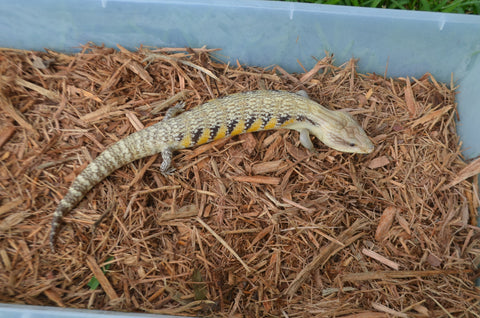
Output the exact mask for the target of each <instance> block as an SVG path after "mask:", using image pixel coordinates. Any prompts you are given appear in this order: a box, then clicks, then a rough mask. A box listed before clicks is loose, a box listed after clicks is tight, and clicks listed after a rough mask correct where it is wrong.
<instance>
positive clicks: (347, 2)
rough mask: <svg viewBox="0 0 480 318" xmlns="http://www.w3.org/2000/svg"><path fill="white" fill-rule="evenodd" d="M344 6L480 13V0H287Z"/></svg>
mask: <svg viewBox="0 0 480 318" xmlns="http://www.w3.org/2000/svg"><path fill="white" fill-rule="evenodd" d="M286 1H293V2H310V3H323V4H338V5H344V6H355V7H369V8H388V9H402V10H418V11H432V12H447V13H467V14H480V0H413V1H411V0H297V1H296V0H286Z"/></svg>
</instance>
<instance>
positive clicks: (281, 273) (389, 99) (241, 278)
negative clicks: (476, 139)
mask: <svg viewBox="0 0 480 318" xmlns="http://www.w3.org/2000/svg"><path fill="white" fill-rule="evenodd" d="M218 54H219V53H218V52H216V50H208V49H205V48H200V49H187V50H185V49H175V48H171V49H168V48H163V49H153V48H149V49H147V48H141V49H140V50H139V51H138V52H130V51H128V50H126V49H125V48H122V47H120V46H119V48H118V50H114V49H111V48H105V47H98V46H95V45H93V44H87V45H85V46H84V47H83V48H82V50H81V52H80V53H77V54H74V55H65V54H62V53H58V52H53V51H46V52H32V51H21V50H13V49H0V74H1V75H0V76H1V77H0V105H1V109H0V301H1V302H6V303H22V304H32V305H53V306H61V307H72V308H92V309H105V310H119V311H135V312H138V311H140V312H151V313H163V314H177V315H215V316H238V317H242V316H249V317H253V316H259V317H260V316H283V317H308V316H315V315H318V316H322V317H430V316H435V317H452V316H455V317H478V313H479V312H480V293H479V289H478V288H477V287H475V285H474V283H473V280H474V279H475V278H476V277H478V276H479V274H478V273H479V271H478V269H477V267H478V265H479V263H480V241H479V235H480V229H479V228H478V227H477V224H476V216H477V208H478V206H479V198H478V188H477V186H476V185H477V182H476V181H477V177H476V174H477V173H478V172H479V170H480V167H479V166H480V161H479V160H477V161H472V162H471V163H468V162H465V161H464V160H463V159H462V155H461V144H460V141H459V138H458V136H457V135H456V132H455V119H457V117H458V116H460V117H461V114H457V112H456V105H455V98H454V97H455V89H456V88H455V87H454V83H449V84H448V85H445V84H442V83H438V82H437V81H436V80H435V79H434V77H433V76H432V75H430V74H425V75H424V76H422V77H421V78H418V79H417V78H395V79H394V78H388V77H386V76H384V75H383V74H382V75H378V74H359V73H357V72H356V69H355V61H354V60H351V61H350V62H348V63H346V64H344V65H341V66H340V67H337V66H334V65H333V64H332V61H333V57H331V56H327V57H326V58H324V59H322V60H319V61H318V62H317V63H316V65H315V66H314V68H312V69H305V72H304V73H302V74H289V73H287V72H286V71H285V70H283V69H282V68H281V67H279V66H272V67H268V68H265V69H263V68H255V67H247V66H243V65H240V64H237V65H226V64H223V63H222V62H220V60H218V59H216V56H218ZM257 89H277V90H280V89H281V90H289V91H298V90H301V89H303V90H305V91H306V92H307V93H308V94H309V96H310V97H311V98H312V99H314V100H316V101H318V102H319V103H320V104H322V105H325V106H326V107H328V108H330V109H347V110H348V111H349V112H351V113H352V114H353V115H354V116H355V117H356V118H357V119H358V121H359V122H360V123H361V124H362V126H363V127H364V128H365V130H366V131H367V133H368V135H369V136H371V138H372V140H373V141H374V143H375V150H374V151H373V153H371V154H368V155H358V154H346V153H340V152H337V151H335V150H332V149H329V148H327V147H325V146H324V145H323V144H321V142H319V141H318V140H314V143H315V145H316V148H317V150H318V151H317V152H316V153H311V152H309V151H308V150H306V149H305V148H303V147H302V146H301V145H300V144H299V141H298V133H297V132H294V131H287V130H279V131H269V132H260V133H253V134H244V135H241V136H237V137H232V138H227V139H224V140H219V141H216V142H212V143H210V144H206V145H203V146H200V147H197V148H193V149H187V150H182V151H179V152H176V153H175V155H174V161H173V165H174V167H176V168H177V170H176V172H175V173H174V174H173V175H171V176H168V177H164V176H163V175H162V174H161V173H160V172H159V165H160V163H161V158H160V156H158V155H157V156H153V157H149V158H144V159H141V160H137V161H135V162H133V163H132V164H129V165H127V166H125V167H123V168H121V169H119V170H117V171H116V172H114V173H113V174H112V175H111V176H110V177H108V178H107V179H106V180H104V181H103V182H101V183H100V184H98V185H97V186H96V187H95V188H94V189H93V190H92V191H90V192H89V193H88V194H87V196H86V198H85V199H84V200H83V201H82V202H81V203H80V205H79V206H78V207H77V208H75V209H74V210H73V211H72V213H70V214H69V215H68V216H67V217H66V219H65V221H66V222H65V225H64V226H63V227H62V229H61V231H60V234H59V236H58V240H57V252H56V253H52V252H51V251H50V248H49V245H48V235H49V232H50V222H51V219H52V214H53V211H54V210H55V208H56V205H57V204H58V202H59V200H60V199H61V198H62V197H63V195H64V194H65V193H66V190H67V188H68V187H69V186H70V185H71V183H72V181H73V180H74V178H75V176H76V175H77V174H78V173H79V172H80V171H81V170H82V169H83V168H85V166H86V165H87V164H88V163H89V162H90V161H91V160H92V159H93V158H95V157H96V156H97V155H98V154H99V153H100V152H102V151H103V150H105V148H106V147H107V146H108V145H110V144H112V143H113V142H115V141H117V140H120V139H121V138H123V137H125V136H127V135H129V134H131V133H132V132H134V131H137V130H139V129H141V128H143V127H144V126H148V125H152V124H154V123H156V122H158V121H159V120H161V119H162V118H163V116H164V114H165V111H166V109H167V108H168V107H171V106H173V105H174V104H175V103H176V102H177V101H181V100H183V101H185V102H186V104H187V108H192V107H195V106H196V105H199V104H201V103H204V102H206V101H208V100H209V99H212V98H216V97H220V96H225V95H227V94H231V93H236V92H242V91H249V90H257ZM459 89H461V87H460V88H459ZM259 107H261V105H259ZM100 218H101V222H98V226H94V225H96V221H97V220H99V219H100Z"/></svg>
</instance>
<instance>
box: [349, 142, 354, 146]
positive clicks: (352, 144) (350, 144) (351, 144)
mask: <svg viewBox="0 0 480 318" xmlns="http://www.w3.org/2000/svg"><path fill="white" fill-rule="evenodd" d="M348 145H349V146H350V147H355V146H356V144H354V143H353V142H351V143H349V144H348Z"/></svg>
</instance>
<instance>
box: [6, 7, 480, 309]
mask: <svg viewBox="0 0 480 318" xmlns="http://www.w3.org/2000/svg"><path fill="white" fill-rule="evenodd" d="M87 41H93V42H95V43H97V44H101V43H104V44H105V45H107V46H111V47H115V46H116V44H121V45H122V46H125V47H127V48H129V49H135V48H136V47H139V46H140V44H144V45H151V46H169V47H185V46H189V47H200V46H203V45H207V46H208V47H210V48H222V49H223V51H222V52H221V54H223V55H225V56H226V57H227V58H229V59H230V61H235V60H237V59H238V60H239V61H240V62H241V63H243V64H249V65H257V66H267V65H272V64H278V65H281V66H282V67H284V68H285V69H286V70H288V71H298V72H301V71H302V69H301V68H300V67H299V65H298V63H297V59H298V60H299V61H300V62H301V63H302V64H303V65H305V66H306V67H307V68H308V67H311V66H313V64H314V60H313V59H312V56H314V57H323V56H324V51H325V50H326V51H329V52H331V53H334V54H335V58H336V63H338V64H341V63H343V62H345V61H347V60H349V59H350V58H351V57H355V58H359V59H360V62H359V64H358V66H359V71H360V72H369V73H372V72H376V73H379V74H384V72H385V68H386V65H387V64H388V73H387V75H388V76H414V77H417V78H418V77H420V76H421V75H423V74H424V73H425V72H430V73H432V74H433V75H434V76H435V78H436V79H437V80H439V81H443V82H446V83H450V80H451V76H452V74H453V79H454V80H455V82H456V84H457V85H459V87H460V88H459V93H458V95H457V101H458V110H459V115H460V121H459V124H458V132H459V134H460V136H461V139H462V141H463V146H464V149H465V151H464V154H465V156H466V157H467V158H473V157H475V156H478V155H480V16H469V15H457V14H441V13H428V12H412V11H400V10H395V11H394V10H384V9H366V8H354V7H342V6H326V5H313V4H301V3H288V2H287V3H285V2H270V1H269V2H266V1H265V2H264V1H218V0H217V1H215V0H214V1H207V0H200V1H168V0H150V1H148V0H144V1H140V0H110V1H107V0H103V1H98V0H96V1H94V0H63V1H60V0H29V1H26V0H24V1H1V2H0V46H2V47H11V48H19V49H33V50H42V49H43V48H50V49H54V50H60V51H65V52H74V51H76V50H77V48H78V46H79V45H81V44H84V43H86V42H87ZM7 308H8V310H7ZM27 308H29V309H25V307H20V306H13V307H12V306H11V305H2V306H0V318H3V317H41V318H43V317H45V318H56V317H63V316H69V317H74V314H73V312H75V311H64V310H62V311H58V309H57V308H54V309H52V308H48V307H44V308H41V309H38V307H27ZM75 315H80V316H82V317H108V316H106V314H105V313H101V312H100V313H99V312H89V314H86V313H85V312H81V313H80V314H75ZM128 316H130V317H134V316H137V315H135V314H130V315H127V316H126V317H128ZM75 317H76V316H75ZM142 317H145V316H143V315H142Z"/></svg>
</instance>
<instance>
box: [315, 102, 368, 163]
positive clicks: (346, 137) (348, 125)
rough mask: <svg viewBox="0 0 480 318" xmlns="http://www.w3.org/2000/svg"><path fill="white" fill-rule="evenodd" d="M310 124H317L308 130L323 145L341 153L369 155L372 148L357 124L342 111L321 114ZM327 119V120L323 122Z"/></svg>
mask: <svg viewBox="0 0 480 318" xmlns="http://www.w3.org/2000/svg"><path fill="white" fill-rule="evenodd" d="M315 117H316V116H315V115H313V118H312V117H311V119H312V122H315V123H318V124H317V125H312V126H310V127H309V128H308V130H309V131H310V133H311V134H313V135H315V136H316V137H317V138H318V139H320V140H321V141H322V142H323V143H324V144H325V145H327V146H328V147H330V148H333V149H335V150H338V151H342V152H349V153H362V154H366V153H371V152H372V151H373V149H374V146H373V144H372V142H371V141H370V139H369V138H368V136H367V134H366V133H365V131H364V130H363V129H362V127H361V126H360V125H359V124H358V122H357V121H356V120H355V119H354V118H353V117H352V116H351V115H350V114H348V113H346V112H343V111H328V112H322V114H321V116H319V117H318V118H315ZM325 118H328V120H325Z"/></svg>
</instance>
